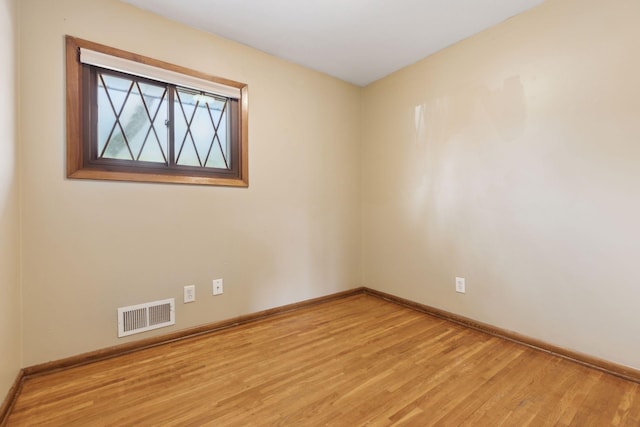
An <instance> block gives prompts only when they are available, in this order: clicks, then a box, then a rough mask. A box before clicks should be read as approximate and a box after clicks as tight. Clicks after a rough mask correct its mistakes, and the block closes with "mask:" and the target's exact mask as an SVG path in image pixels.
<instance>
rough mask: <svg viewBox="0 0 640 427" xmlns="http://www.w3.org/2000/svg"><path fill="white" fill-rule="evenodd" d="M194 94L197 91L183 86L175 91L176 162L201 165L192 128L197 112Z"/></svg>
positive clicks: (183, 164)
mask: <svg viewBox="0 0 640 427" xmlns="http://www.w3.org/2000/svg"><path fill="white" fill-rule="evenodd" d="M194 94H195V92H193V91H189V90H186V89H182V88H176V91H175V97H174V116H175V121H176V126H175V129H174V132H175V134H174V135H175V136H174V138H175V145H176V149H175V162H176V164H177V165H180V166H201V163H200V160H199V159H198V153H197V151H196V146H195V139H194V137H193V131H192V129H191V126H192V125H193V121H194V119H195V115H196V113H197V111H196V104H197V102H196V101H195V100H194V99H193V97H194Z"/></svg>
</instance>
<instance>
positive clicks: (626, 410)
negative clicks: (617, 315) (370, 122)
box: [7, 294, 640, 427]
mask: <svg viewBox="0 0 640 427" xmlns="http://www.w3.org/2000/svg"><path fill="white" fill-rule="evenodd" d="M364 424H366V425H372V426H387V425H406V426H429V425H442V426H459V425H468V426H527V425H530V426H556V425H559V426H566V425H575V426H581V427H582V426H605V425H616V426H638V425H640V385H638V384H636V383H633V382H629V381H625V380H622V379H619V378H617V377H614V376H611V375H607V374H604V373H602V372H599V371H596V370H592V369H589V368H586V367H584V366H581V365H578V364H575V363H572V362H569V361H567V360H564V359H561V358H559V357H555V356H552V355H549V354H546V353H543V352H540V351H536V350H532V349H530V348H528V347H524V346H521V345H518V344H514V343H512V342H509V341H506V340H503V339H500V338H496V337H492V336H489V335H486V334H483V333H481V332H477V331H474V330H470V329H466V328H464V327H462V326H458V325H456V324H453V323H450V322H447V321H444V320H441V319H437V318H434V317H431V316H428V315H425V314H422V313H419V312H416V311H413V310H411V309H408V308H404V307H401V306H398V305H396V304H393V303H390V302H387V301H384V300H382V299H380V298H377V297H373V296H370V295H365V294H361V295H354V296H351V297H347V298H344V299H340V300H336V301H331V302H328V303H323V304H319V305H316V306H313V307H308V308H304V309H302V310H298V311H295V312H289V313H284V314H280V315H277V316H275V317H271V318H268V319H265V320H261V321H257V322H255V323H251V324H248V325H244V326H241V327H238V328H232V329H227V330H224V331H220V332H216V333H212V334H208V335H204V336H200V337H196V338H190V339H187V340H183V341H180V342H176V343H171V344H166V345H163V346H159V347H155V348H151V349H147V350H143V351H139V352H136V353H132V354H128V355H124V356H120V357H117V358H114V359H110V360H105V361H101V362H96V363H93V364H89V365H86V366H81V367H76V368H72V369H69V370H65V371H61V372H57V373H52V374H47V375H42V376H37V377H32V378H28V379H27V380H26V381H25V383H24V385H23V388H22V391H21V393H20V395H19V396H18V399H17V401H16V404H15V407H14V409H13V411H12V413H11V414H10V416H9V418H8V424H7V425H8V426H34V425H47V426H94V425H95V426H262V425H266V426H271V425H281V426H324V425H331V426H356V425H364Z"/></svg>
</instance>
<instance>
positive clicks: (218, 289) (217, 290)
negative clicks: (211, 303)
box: [213, 279, 224, 295]
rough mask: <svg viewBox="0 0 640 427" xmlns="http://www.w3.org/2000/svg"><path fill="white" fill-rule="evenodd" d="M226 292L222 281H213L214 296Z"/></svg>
mask: <svg viewBox="0 0 640 427" xmlns="http://www.w3.org/2000/svg"><path fill="white" fill-rule="evenodd" d="M223 292H224V287H223V284H222V279H214V281H213V294H214V295H221V294H222V293H223Z"/></svg>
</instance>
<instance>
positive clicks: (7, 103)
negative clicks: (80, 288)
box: [0, 0, 22, 403]
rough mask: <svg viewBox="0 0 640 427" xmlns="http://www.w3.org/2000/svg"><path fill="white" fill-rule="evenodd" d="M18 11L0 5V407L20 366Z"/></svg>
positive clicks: (10, 1) (5, 0) (7, 1)
mask: <svg viewBox="0 0 640 427" xmlns="http://www.w3.org/2000/svg"><path fill="white" fill-rule="evenodd" d="M17 21H18V20H17V12H16V7H15V1H14V0H1V1H0V88H1V89H0V90H1V93H2V96H0V403H1V402H2V400H3V399H4V396H5V394H6V392H7V391H8V390H9V388H10V387H11V384H13V381H14V380H15V378H16V375H17V373H18V370H19V369H20V367H21V357H22V355H21V346H22V344H21V330H20V328H21V326H20V318H21V314H20V305H21V301H20V277H19V253H20V240H19V239H20V236H19V226H20V219H19V205H18V148H17V147H18V142H17V141H18V139H17V131H16V122H17V119H16V112H15V111H16V108H15V100H16V96H15V90H14V87H15V85H16V83H17V76H16V68H17V61H16V57H17V54H16V45H17V40H16V35H17Z"/></svg>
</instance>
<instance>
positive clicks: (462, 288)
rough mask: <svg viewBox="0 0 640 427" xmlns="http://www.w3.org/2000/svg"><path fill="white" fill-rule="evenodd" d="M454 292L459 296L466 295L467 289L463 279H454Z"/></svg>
mask: <svg viewBox="0 0 640 427" xmlns="http://www.w3.org/2000/svg"><path fill="white" fill-rule="evenodd" d="M456 292H459V293H461V294H465V293H467V287H466V285H465V283H464V277H456Z"/></svg>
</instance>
